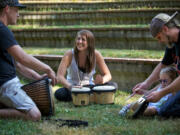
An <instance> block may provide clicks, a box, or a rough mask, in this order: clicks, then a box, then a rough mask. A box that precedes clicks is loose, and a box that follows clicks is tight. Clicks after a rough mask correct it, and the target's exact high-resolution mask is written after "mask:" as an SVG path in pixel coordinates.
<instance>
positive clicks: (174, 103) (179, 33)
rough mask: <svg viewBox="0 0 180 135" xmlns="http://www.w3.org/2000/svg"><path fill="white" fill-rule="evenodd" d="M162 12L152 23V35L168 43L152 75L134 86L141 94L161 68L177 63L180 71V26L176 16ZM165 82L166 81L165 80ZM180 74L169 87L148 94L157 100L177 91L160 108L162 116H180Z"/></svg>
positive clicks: (154, 79)
mask: <svg viewBox="0 0 180 135" xmlns="http://www.w3.org/2000/svg"><path fill="white" fill-rule="evenodd" d="M177 14H178V12H176V13H174V14H173V15H172V16H169V15H167V14H164V13H161V14H158V15H156V16H155V17H154V18H153V19H152V21H151V24H150V31H151V34H152V36H153V37H154V38H155V39H157V40H158V41H159V42H161V43H164V44H167V47H166V51H165V55H164V58H163V60H162V61H161V63H159V64H158V65H157V66H156V68H155V69H154V71H153V72H152V73H151V75H150V76H149V77H148V78H147V79H146V80H145V81H144V82H141V83H139V84H137V85H136V86H135V87H134V88H133V92H134V93H137V94H141V93H142V90H143V89H148V88H149V87H150V86H151V85H152V84H153V83H154V82H156V81H157V80H158V79H159V73H160V70H161V69H162V68H164V67H166V66H168V65H171V64H176V67H177V70H178V72H179V73H180V59H179V58H180V27H179V26H178V23H177V21H176V20H174V18H175V16H176V15H177ZM164 82H165V81H164ZM179 90H180V76H179V77H177V79H175V80H174V81H173V82H172V83H171V84H170V85H169V86H168V87H166V88H163V89H162V90H161V91H154V92H151V93H150V94H149V95H147V100H148V101H150V102H156V101H158V100H160V99H161V98H162V97H163V96H165V95H167V94H168V93H174V92H175V93H176V94H175V96H172V97H170V99H169V100H168V101H167V102H166V103H164V104H163V105H162V107H161V108H160V113H159V115H160V116H163V117H171V116H172V117H179V116H180V91H179Z"/></svg>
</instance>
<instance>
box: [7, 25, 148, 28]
mask: <svg viewBox="0 0 180 135" xmlns="http://www.w3.org/2000/svg"><path fill="white" fill-rule="evenodd" d="M8 27H9V28H10V29H42V28H43V29H53V28H59V29H71V28H148V25H147V24H132V25H117V24H112V25H93V24H90V25H64V26H63V25H62V26H40V25H35V24H34V25H28V24H27V25H11V26H8Z"/></svg>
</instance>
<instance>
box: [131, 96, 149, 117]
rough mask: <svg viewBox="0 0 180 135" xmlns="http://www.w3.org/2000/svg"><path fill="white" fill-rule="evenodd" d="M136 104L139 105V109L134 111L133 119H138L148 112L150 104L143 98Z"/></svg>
mask: <svg viewBox="0 0 180 135" xmlns="http://www.w3.org/2000/svg"><path fill="white" fill-rule="evenodd" d="M135 104H136V105H137V109H136V110H135V111H134V113H133V115H132V118H137V117H138V116H140V115H142V114H143V113H144V111H145V110H146V108H147V106H148V104H149V102H147V101H146V97H145V96H143V97H141V98H139V99H138V101H137V102H136V103H135Z"/></svg>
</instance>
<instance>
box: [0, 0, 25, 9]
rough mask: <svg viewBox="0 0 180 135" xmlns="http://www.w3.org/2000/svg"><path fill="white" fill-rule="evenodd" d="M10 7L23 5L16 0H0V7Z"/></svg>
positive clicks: (22, 6)
mask: <svg viewBox="0 0 180 135" xmlns="http://www.w3.org/2000/svg"><path fill="white" fill-rule="evenodd" d="M7 5H8V6H10V7H19V8H25V7H26V6H25V5H22V4H20V3H19V1H18V0H0V8H4V7H6V6H7Z"/></svg>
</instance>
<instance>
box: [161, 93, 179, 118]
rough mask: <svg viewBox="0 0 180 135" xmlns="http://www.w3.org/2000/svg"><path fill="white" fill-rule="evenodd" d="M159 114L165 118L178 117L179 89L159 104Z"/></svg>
mask: <svg viewBox="0 0 180 135" xmlns="http://www.w3.org/2000/svg"><path fill="white" fill-rule="evenodd" d="M159 115H160V116H162V117H166V118H168V117H180V91H178V92H177V93H176V94H175V95H174V96H172V97H170V98H169V99H168V100H167V102H165V103H164V104H163V105H162V106H161V108H160V111H159Z"/></svg>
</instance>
